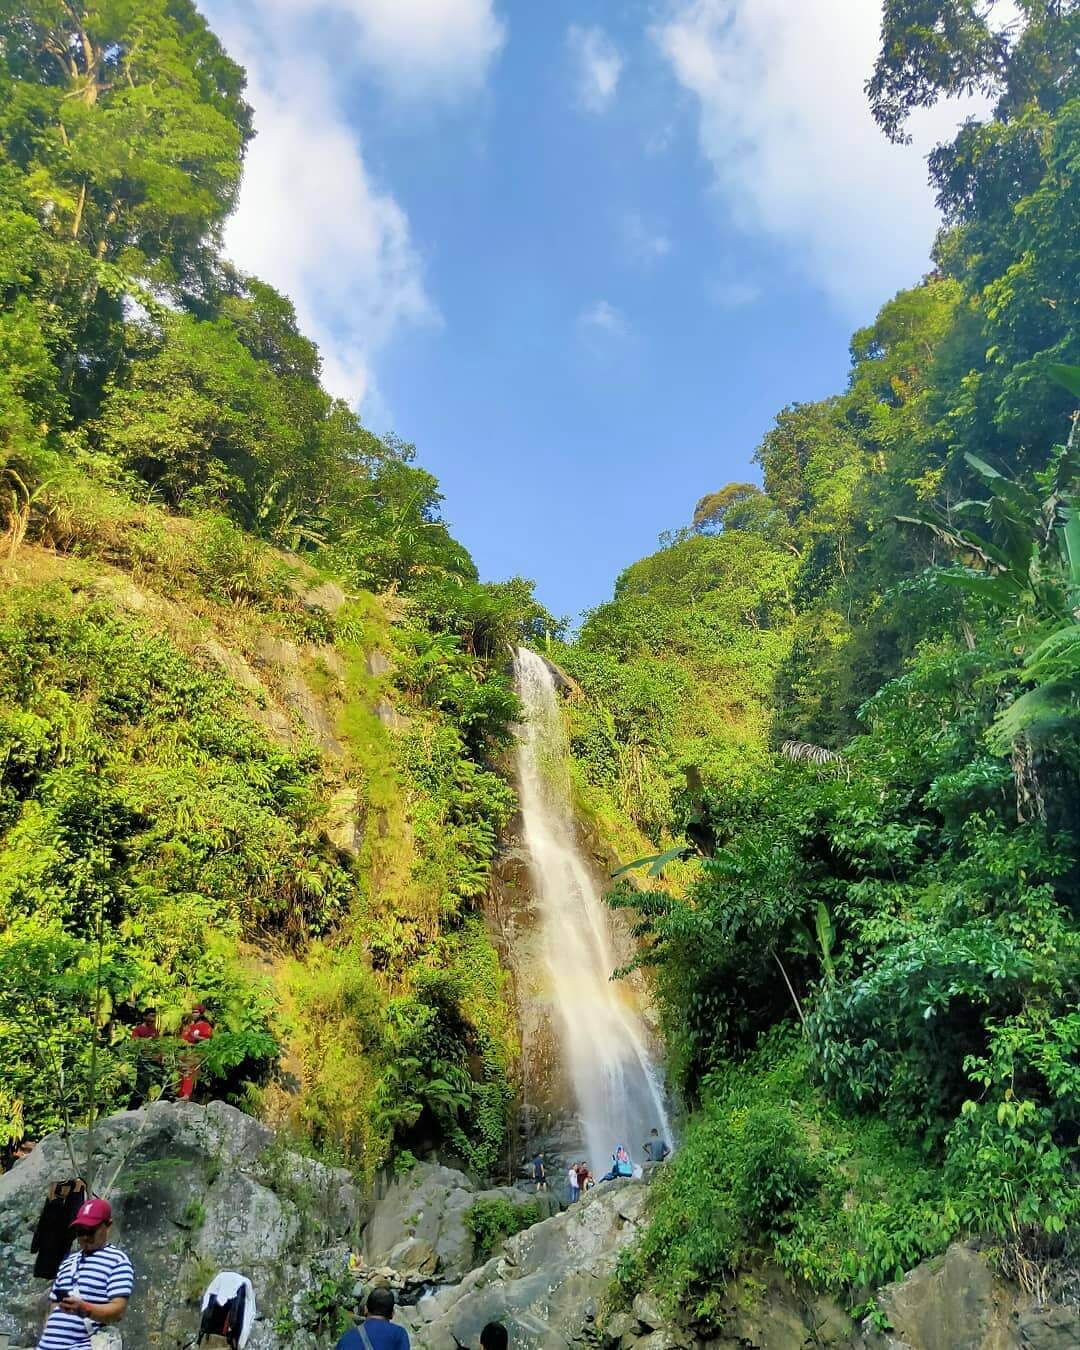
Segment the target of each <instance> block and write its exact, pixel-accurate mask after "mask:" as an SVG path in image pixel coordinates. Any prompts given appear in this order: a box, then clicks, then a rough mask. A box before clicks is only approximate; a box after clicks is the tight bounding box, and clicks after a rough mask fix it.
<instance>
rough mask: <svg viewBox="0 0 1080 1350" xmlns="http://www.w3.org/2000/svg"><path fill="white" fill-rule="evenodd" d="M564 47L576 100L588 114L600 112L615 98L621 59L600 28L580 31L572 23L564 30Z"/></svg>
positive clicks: (579, 28) (621, 66)
mask: <svg viewBox="0 0 1080 1350" xmlns="http://www.w3.org/2000/svg"><path fill="white" fill-rule="evenodd" d="M566 45H567V46H568V47H569V49H570V59H571V61H572V62H573V66H574V75H575V78H576V81H577V93H578V98H579V100H580V101H581V106H582V107H583V108H587V109H588V111H589V112H595V113H599V112H603V111H604V109H605V108H607V106H608V104H609V103H610V102H611V100H612V99H613V98H614V97H615V90H616V89H617V88H618V85H619V76H620V75H621V74H622V68H623V59H622V57H621V56H620V55H619V51H618V48H617V47H616V46H615V44H614V43H613V42H612V40H611V39H610V38H609V37H608V35H607V34H606V33H605V32H604V30H603V29H602V28H597V27H595V26H593V27H590V28H582V27H581V26H580V25H579V24H576V23H572V24H571V25H570V27H569V28H568V29H567V30H566Z"/></svg>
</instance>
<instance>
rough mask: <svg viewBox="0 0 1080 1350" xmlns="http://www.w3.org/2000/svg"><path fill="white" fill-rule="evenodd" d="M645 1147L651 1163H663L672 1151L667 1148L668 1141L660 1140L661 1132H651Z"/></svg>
mask: <svg viewBox="0 0 1080 1350" xmlns="http://www.w3.org/2000/svg"><path fill="white" fill-rule="evenodd" d="M643 1147H644V1150H645V1157H646V1158H647V1159H648V1160H649V1162H653V1163H659V1162H663V1161H664V1159H665V1158H666V1157H667V1156H668V1154H669V1153H670V1152H671V1149H669V1148H668V1146H667V1140H666V1139H661V1138H660V1131H659V1130H650V1131H649V1137H648V1139H647V1140H646V1141H645V1144H644V1146H643Z"/></svg>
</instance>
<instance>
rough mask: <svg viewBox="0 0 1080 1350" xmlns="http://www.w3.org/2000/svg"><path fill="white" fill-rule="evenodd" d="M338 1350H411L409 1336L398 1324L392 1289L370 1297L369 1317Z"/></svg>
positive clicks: (340, 1344) (351, 1333) (347, 1335)
mask: <svg viewBox="0 0 1080 1350" xmlns="http://www.w3.org/2000/svg"><path fill="white" fill-rule="evenodd" d="M337 1350H409V1333H408V1332H407V1331H406V1330H405V1328H404V1327H401V1326H398V1325H397V1324H396V1323H395V1322H394V1295H393V1292H392V1291H391V1290H389V1289H373V1290H372V1291H371V1293H370V1294H368V1300H367V1316H366V1317H365V1318H364V1320H363V1321H362V1322H361V1323H360V1325H359V1326H355V1327H352V1328H350V1330H348V1331H347V1332H346V1333H345V1335H344V1336H342V1338H341V1340H340V1341H338V1343H337Z"/></svg>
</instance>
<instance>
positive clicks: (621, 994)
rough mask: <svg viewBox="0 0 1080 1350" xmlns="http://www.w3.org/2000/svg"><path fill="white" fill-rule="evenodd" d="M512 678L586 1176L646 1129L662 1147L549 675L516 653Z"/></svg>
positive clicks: (528, 831)
mask: <svg viewBox="0 0 1080 1350" xmlns="http://www.w3.org/2000/svg"><path fill="white" fill-rule="evenodd" d="M514 675H515V679H516V684H517V691H518V696H519V698H520V699H521V702H522V704H523V706H524V709H525V715H526V720H525V724H524V726H523V727H521V728H520V731H519V736H518V743H517V779H518V793H519V798H520V803H521V813H522V821H523V828H524V840H525V847H526V850H527V853H528V861H529V874H530V878H531V881H532V889H533V894H534V898H535V902H536V906H537V909H538V911H539V914H540V919H541V924H542V929H543V932H542V943H541V946H542V951H543V960H544V962H545V964H546V967H547V971H546V974H547V977H548V980H547V989H548V993H549V996H550V1001H551V1004H552V1005H553V1007H554V1009H555V1012H556V1014H557V1018H558V1023H559V1025H558V1028H557V1030H558V1033H559V1034H558V1037H557V1041H558V1044H559V1045H560V1048H561V1053H562V1056H563V1061H564V1065H565V1069H566V1075H567V1078H568V1080H569V1083H570V1086H571V1088H572V1090H573V1095H574V1100H575V1104H576V1107H577V1115H578V1119H579V1121H580V1124H581V1131H582V1135H583V1138H584V1142H585V1147H586V1150H587V1154H588V1162H589V1165H590V1167H592V1169H593V1171H594V1172H595V1173H596V1175H598V1176H599V1175H601V1174H602V1173H603V1172H604V1171H606V1170H607V1168H608V1165H609V1160H610V1157H611V1153H612V1151H613V1149H614V1148H615V1146H616V1145H617V1144H620V1143H622V1144H625V1145H626V1147H627V1149H629V1151H630V1154H631V1156H632V1157H633V1159H634V1160H635V1162H636V1161H640V1160H641V1146H642V1143H643V1142H644V1140H645V1139H647V1138H648V1135H649V1131H650V1130H651V1129H652V1128H654V1127H656V1128H658V1129H659V1130H660V1132H661V1134H662V1135H663V1136H664V1137H665V1138H666V1139H667V1140H668V1143H669V1144H670V1143H671V1130H670V1125H669V1122H668V1118H667V1113H666V1111H665V1108H664V1099H663V1093H662V1090H661V1087H660V1081H659V1074H658V1073H657V1071H656V1067H655V1066H654V1064H653V1062H652V1059H651V1057H650V1055H649V1051H648V1048H647V1037H646V1033H645V1028H644V1026H643V1025H642V1022H641V1019H640V1017H639V1015H638V1013H637V1010H636V1009H635V1007H634V1003H633V997H632V991H631V990H630V988H629V987H628V986H627V982H626V981H622V980H612V979H611V974H612V972H613V971H614V969H615V967H616V966H617V965H618V961H617V959H616V956H615V947H614V943H613V940H612V915H611V913H610V911H609V910H608V908H607V906H606V905H605V904H604V902H603V900H602V898H601V896H600V893H599V890H598V888H597V886H596V883H595V882H594V880H593V875H592V872H591V871H590V869H589V865H588V863H587V861H586V859H585V857H584V855H583V854H582V852H581V849H580V847H579V846H578V842H577V834H576V830H575V826H574V816H573V811H572V808H571V804H570V777H569V747H568V745H567V740H566V733H565V730H564V728H563V720H562V716H561V714H560V710H559V703H558V694H557V691H556V688H555V681H554V678H553V676H552V672H551V669H550V668H549V666H548V665H547V663H546V662H545V661H544V660H542V659H541V657H539V656H537V655H536V653H535V652H531V651H528V650H527V649H525V648H521V647H519V648H518V649H517V651H516V652H515V653H514Z"/></svg>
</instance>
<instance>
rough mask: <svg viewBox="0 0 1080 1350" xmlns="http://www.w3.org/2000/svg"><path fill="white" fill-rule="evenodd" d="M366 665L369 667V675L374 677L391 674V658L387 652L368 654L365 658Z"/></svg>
mask: <svg viewBox="0 0 1080 1350" xmlns="http://www.w3.org/2000/svg"><path fill="white" fill-rule="evenodd" d="M364 664H365V666H366V667H367V673H368V674H369V675H374V676H375V677H376V678H378V677H379V676H382V675H389V673H390V669H391V667H390V658H389V657H388V656H387V655H386V653H385V652H380V651H374V652H368V654H367V656H366V657H365V658H364Z"/></svg>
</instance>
